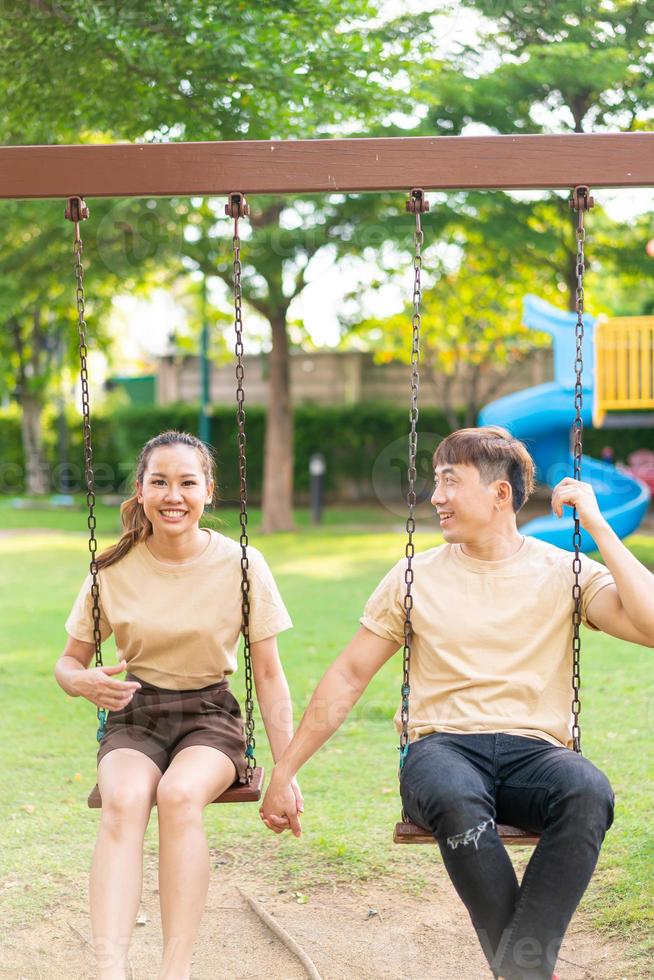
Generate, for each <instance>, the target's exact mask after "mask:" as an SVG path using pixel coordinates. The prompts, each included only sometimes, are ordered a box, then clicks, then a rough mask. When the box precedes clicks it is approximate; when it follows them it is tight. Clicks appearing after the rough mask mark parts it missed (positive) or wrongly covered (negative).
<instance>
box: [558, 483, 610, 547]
mask: <svg viewBox="0 0 654 980" xmlns="http://www.w3.org/2000/svg"><path fill="white" fill-rule="evenodd" d="M564 504H567V505H568V507H576V508H577V514H578V516H579V523H580V524H581V526H582V527H583V529H584V530H585V531H588V533H589V534H593V532H594V531H597V530H598V529H599V528H601V527H603V526H604V525H605V524H606V521H605V520H604V518H603V517H602V512H601V511H600V509H599V504H598V503H597V498H596V497H595V491H594V490H593V488H592V487H591V485H590V483H582V482H581V480H573V479H572V477H570V476H566V477H565V478H564V479H563V480H561V482H560V483H557V485H556V486H555V487H554V490H553V491H552V510H553V511H554V513H555V514H556V516H557V517H562V516H563V505H564Z"/></svg>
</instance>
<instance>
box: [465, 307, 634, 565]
mask: <svg viewBox="0 0 654 980" xmlns="http://www.w3.org/2000/svg"><path fill="white" fill-rule="evenodd" d="M523 322H524V323H525V325H526V326H527V327H530V328H531V329H532V330H541V331H544V332H546V333H549V334H551V335H552V337H553V345H554V377H555V380H554V381H551V382H549V383H548V384H543V385H537V386H536V387H534V388H527V389H525V390H524V391H518V392H516V393H515V394H513V395H507V396H506V397H505V398H498V399H497V401H494V402H491V403H490V404H489V405H486V406H485V407H484V408H483V409H482V410H481V412H480V414H479V419H478V422H477V424H478V425H502V426H504V427H505V428H506V429H508V430H509V431H510V432H511V433H512V434H513V435H514V436H516V438H517V439H521V440H522V441H523V442H524V443H525V445H526V446H527V448H528V449H529V451H530V453H531V455H532V456H533V458H534V461H535V463H536V467H537V471H538V472H537V478H538V479H539V480H540V481H541V482H542V483H545V484H547V485H548V486H551V487H553V486H555V485H556V484H557V483H558V482H559V480H562V479H563V477H564V476H573V473H574V464H573V457H572V453H571V448H570V438H571V437H570V432H571V428H572V422H573V419H574V415H575V409H574V383H575V375H574V360H575V324H576V322H577V316H576V314H575V313H565V312H563V311H562V310H558V309H556V307H554V306H551V305H550V304H549V303H546V302H545V301H544V300H542V299H539V298H538V297H536V296H525V298H524V303H523ZM594 324H595V321H594V319H593V318H592V317H590V316H586V315H585V316H584V351H583V359H584V406H583V411H582V419H583V423H584V426H587V427H590V426H591V425H592V404H593V364H594V357H593V340H592V337H593V328H594ZM581 479H582V480H583V481H584V482H586V483H590V484H591V485H592V487H593V489H594V491H595V495H596V497H597V502H598V504H599V507H600V510H601V511H602V514H603V515H604V517H605V518H606V520H607V521H608V523H609V524H610V525H611V527H612V528H613V530H614V531H615V533H616V534H617V535H618V536H619V537H620V538H624V537H626V536H627V535H628V534H631V533H632V532H633V531H635V530H636V528H637V527H638V526H639V524H640V522H641V521H642V519H643V517H644V516H645V513H646V511H647V508H648V505H649V500H650V492H649V490H648V488H647V487H646V486H645V485H644V484H643V483H641V482H640V481H638V480H636V479H634V477H632V476H630V475H628V474H626V473H623V472H621V471H620V470H618V469H616V467H615V466H613V465H611V464H610V463H604V462H602V461H601V460H598V459H592V458H591V457H589V456H582V461H581ZM573 528H574V522H573V518H572V509H570V508H565V510H564V516H563V517H561V518H559V517H556V516H555V515H553V514H552V515H551V516H549V517H538V518H536V519H535V520H532V521H529V522H528V523H527V524H523V525H522V527H521V528H520V531H521V532H522V534H528V535H530V536H531V537H534V538H540V539H541V540H542V541H548V542H549V543H550V544H553V545H556V546H557V547H558V548H564V549H566V550H567V551H572V550H573V545H572V532H573ZM581 547H582V550H583V551H584V552H587V551H593V550H594V549H595V547H596V545H595V542H594V541H593V539H592V537H591V536H590V535H589V534H588V533H587V532H586V531H584V530H582V533H581Z"/></svg>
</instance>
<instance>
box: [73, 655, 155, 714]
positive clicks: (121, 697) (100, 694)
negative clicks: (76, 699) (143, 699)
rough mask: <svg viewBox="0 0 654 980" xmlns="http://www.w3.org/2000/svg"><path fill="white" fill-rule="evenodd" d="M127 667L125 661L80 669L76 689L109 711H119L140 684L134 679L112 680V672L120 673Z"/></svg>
mask: <svg viewBox="0 0 654 980" xmlns="http://www.w3.org/2000/svg"><path fill="white" fill-rule="evenodd" d="M126 667H127V661H126V660H121V662H120V663H119V664H115V665H114V666H110V667H91V668H89V669H88V670H85V671H80V677H79V680H78V682H77V689H78V691H79V693H80V694H81V695H82V697H85V698H86V699H87V700H88V701H91V702H92V703H93V704H95V705H97V707H98V708H107V709H108V710H109V711H119V710H120V709H121V708H124V707H125V706H126V705H128V704H129V702H130V701H131V700H132V698H133V697H134V693H135V691H138V690H139V688H140V687H141V685H140V684H139V683H137V682H136V681H118V680H113V679H112V675H113V674H122V673H123V671H124V670H125V668H126Z"/></svg>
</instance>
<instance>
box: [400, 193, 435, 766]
mask: <svg viewBox="0 0 654 980" xmlns="http://www.w3.org/2000/svg"><path fill="white" fill-rule="evenodd" d="M406 210H407V211H409V212H412V213H413V214H415V216H416V229H415V232H414V236H413V241H414V246H415V251H414V257H413V315H412V317H411V401H410V409H409V421H410V423H411V427H410V431H409V467H408V470H407V477H408V489H407V504H408V508H409V514H408V517H407V520H406V531H407V543H406V547H405V549H404V554H405V556H406V568H405V570H404V584H405V586H406V592H405V595H404V651H403V666H402V702H401V707H400V719H401V722H402V731H401V734H400V746H399V749H400V769H401V768H402V766H403V765H404V762H405V760H406V756H407V752H408V750H409V695H410V693H411V684H410V668H411V641H412V638H413V630H412V627H411V610H412V609H413V596H412V594H411V587H412V585H413V568H412V567H411V562H412V559H413V557H414V555H415V545H414V544H413V535H414V532H415V529H416V522H415V518H414V516H413V512H414V510H415V506H416V457H417V454H418V433H417V430H416V426H417V423H418V388H419V383H420V378H419V373H418V365H419V363H420V300H421V294H422V293H421V290H422V287H421V282H420V276H421V272H422V245H423V242H424V233H423V231H422V228H421V227H420V215H421V214H423V213H424V212H426V211H428V210H429V203H428V202H427V200H426V199H425V192H424V191H423V190H422V189H421V188H417V187H414V188H413V189H412V190H411V192H410V194H409V197H408V200H407V202H406Z"/></svg>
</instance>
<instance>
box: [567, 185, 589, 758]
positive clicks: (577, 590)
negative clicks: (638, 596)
mask: <svg viewBox="0 0 654 980" xmlns="http://www.w3.org/2000/svg"><path fill="white" fill-rule="evenodd" d="M594 203H595V201H594V199H593V198H592V197H591V196H590V192H589V188H588V187H587V186H585V185H583V184H581V185H579V186H578V187H575V189H574V190H573V192H572V197H571V198H570V201H569V204H570V208H571V209H572V210H574V211H576V212H577V216H578V217H577V231H576V235H577V265H576V272H577V290H576V294H575V308H576V312H577V323H576V324H575V365H574V366H575V419H574V422H573V426H572V428H573V434H574V448H573V457H574V479H575V480H581V454H582V433H583V428H584V423H583V419H582V415H581V413H582V408H583V380H582V375H583V368H584V361H583V341H584V319H583V318H584V272H585V260H584V242H585V240H586V231H585V228H584V212H585V211H589V210H590V209H591V208H592V207H593V205H594ZM573 518H574V532H573V535H572V543H573V545H574V552H575V556H574V558H573V560H572V570H573V572H574V577H575V581H574V585H573V586H572V598H573V600H574V610H573V613H572V631H573V636H572V717H573V723H572V745H573V748H574V751H575V752H577V753H578V754H579V755H581V726H580V724H579V715H580V713H581V701H580V699H579V689H580V687H581V638H580V636H579V627H580V626H581V586H580V584H579V575H580V573H581V558H580V557H579V552H580V550H581V528H580V524H579V515H578V514H577V508H576V507H573Z"/></svg>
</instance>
